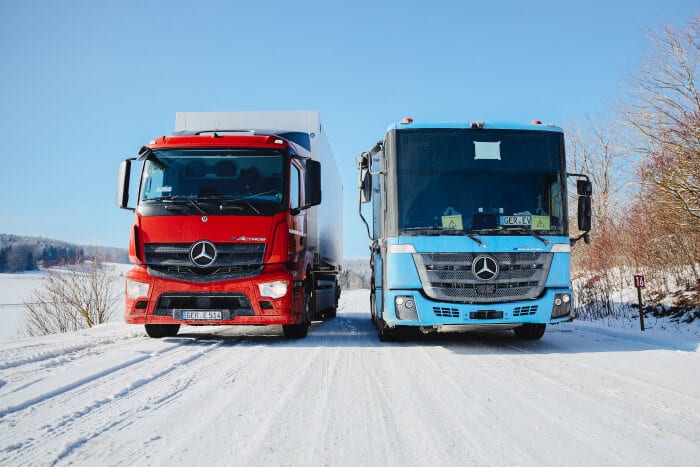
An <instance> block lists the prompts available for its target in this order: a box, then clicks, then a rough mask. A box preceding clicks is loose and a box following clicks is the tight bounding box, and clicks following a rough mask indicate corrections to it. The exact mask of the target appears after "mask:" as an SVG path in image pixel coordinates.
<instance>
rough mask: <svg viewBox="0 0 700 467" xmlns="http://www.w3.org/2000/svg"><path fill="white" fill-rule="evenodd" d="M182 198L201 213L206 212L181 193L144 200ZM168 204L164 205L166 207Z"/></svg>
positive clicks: (174, 199)
mask: <svg viewBox="0 0 700 467" xmlns="http://www.w3.org/2000/svg"><path fill="white" fill-rule="evenodd" d="M181 199H184V200H185V201H187V202H189V203H190V204H191V205H192V206H194V207H195V208H196V209H197V211H199V212H200V213H201V214H203V215H206V214H207V213H206V212H204V210H203V209H202V208H200V207H199V205H198V204H197V203H196V202H195V201H194V200H193V199H192V198H190V197H189V196H183V195H173V196H158V197H157V198H149V199H147V200H144V201H145V202H150V201H176V200H181ZM167 208H168V206H166V209H167Z"/></svg>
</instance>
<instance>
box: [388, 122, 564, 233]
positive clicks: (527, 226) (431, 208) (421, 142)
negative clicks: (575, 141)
mask: <svg viewBox="0 0 700 467" xmlns="http://www.w3.org/2000/svg"><path fill="white" fill-rule="evenodd" d="M397 133H398V134H397V146H396V151H397V155H396V159H397V160H396V164H397V169H396V170H397V173H398V177H397V188H398V194H397V195H398V211H399V212H398V222H399V229H400V230H401V231H402V232H404V233H411V232H419V233H420V234H424V233H425V232H424V231H425V230H430V231H433V232H437V233H441V234H442V233H445V234H464V233H483V234H499V233H503V234H515V235H518V234H522V235H533V234H535V235H566V234H567V228H566V225H567V222H566V212H565V205H566V203H565V197H564V185H563V182H564V181H565V174H564V167H563V159H564V154H563V151H564V149H563V147H564V144H563V136H562V134H561V133H558V132H549V131H518V130H481V129H480V130H468V129H464V130H460V129H457V130H449V129H438V130H435V129H426V130H410V131H399V132H397ZM421 231H423V232H421Z"/></svg>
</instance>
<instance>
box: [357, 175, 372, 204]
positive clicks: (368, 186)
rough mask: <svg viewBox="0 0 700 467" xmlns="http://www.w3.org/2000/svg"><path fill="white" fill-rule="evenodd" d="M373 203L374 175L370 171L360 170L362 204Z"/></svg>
mask: <svg viewBox="0 0 700 467" xmlns="http://www.w3.org/2000/svg"><path fill="white" fill-rule="evenodd" d="M370 201H372V174H371V173H370V171H369V169H360V203H362V204H364V203H369V202H370Z"/></svg>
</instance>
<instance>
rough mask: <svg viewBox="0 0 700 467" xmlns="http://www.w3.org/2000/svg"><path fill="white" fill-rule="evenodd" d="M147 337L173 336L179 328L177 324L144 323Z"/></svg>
mask: <svg viewBox="0 0 700 467" xmlns="http://www.w3.org/2000/svg"><path fill="white" fill-rule="evenodd" d="M145 327H146V334H148V337H152V338H154V339H160V338H162V337H175V336H177V332H178V331H179V330H180V325H179V324H146V326H145Z"/></svg>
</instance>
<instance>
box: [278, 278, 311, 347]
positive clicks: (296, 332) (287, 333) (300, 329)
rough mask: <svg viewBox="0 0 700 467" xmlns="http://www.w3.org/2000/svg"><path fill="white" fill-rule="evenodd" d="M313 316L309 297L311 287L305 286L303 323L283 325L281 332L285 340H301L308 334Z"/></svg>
mask: <svg viewBox="0 0 700 467" xmlns="http://www.w3.org/2000/svg"><path fill="white" fill-rule="evenodd" d="M313 315H314V301H313V297H312V296H311V287H310V286H309V285H308V284H307V286H306V287H305V288H304V321H303V322H302V323H299V324H283V325H282V331H283V332H284V337H286V338H287V339H303V338H304V337H306V335H307V334H308V333H309V325H310V324H311V317H312V316H313Z"/></svg>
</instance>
